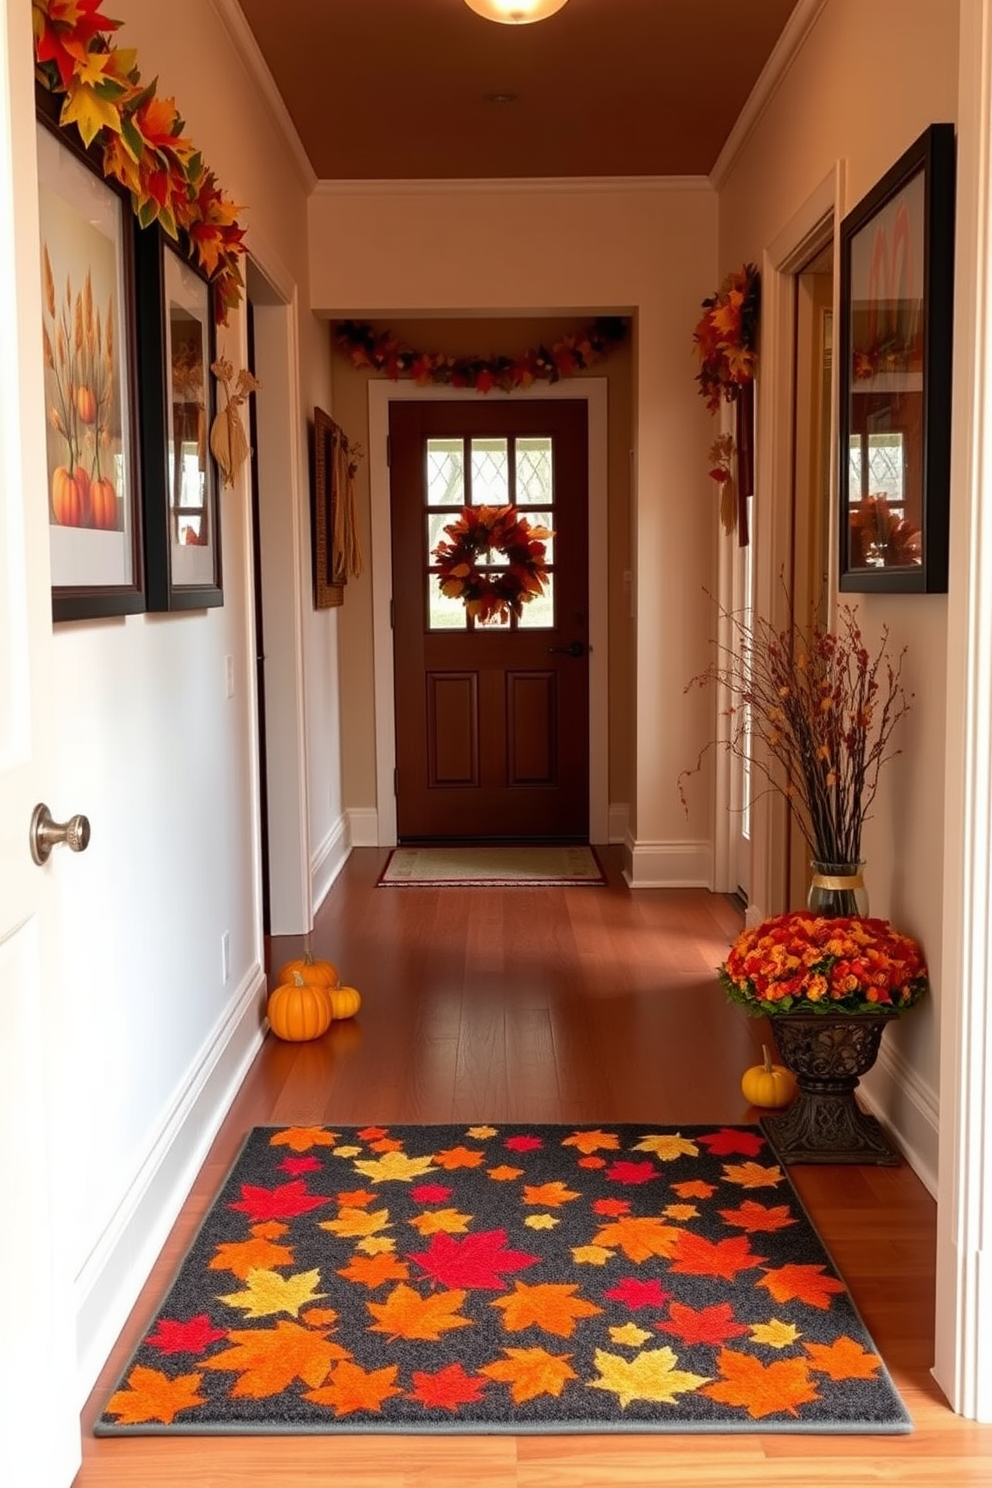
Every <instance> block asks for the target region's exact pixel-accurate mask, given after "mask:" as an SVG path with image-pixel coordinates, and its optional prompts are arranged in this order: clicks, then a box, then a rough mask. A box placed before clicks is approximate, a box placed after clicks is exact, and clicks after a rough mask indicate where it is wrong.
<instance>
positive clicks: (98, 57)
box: [32, 0, 245, 325]
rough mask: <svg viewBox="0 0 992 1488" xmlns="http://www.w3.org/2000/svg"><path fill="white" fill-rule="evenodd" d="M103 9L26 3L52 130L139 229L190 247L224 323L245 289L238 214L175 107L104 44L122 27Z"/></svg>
mask: <svg viewBox="0 0 992 1488" xmlns="http://www.w3.org/2000/svg"><path fill="white" fill-rule="evenodd" d="M101 3H102V0H32V20H33V26H34V42H35V59H36V76H37V78H38V81H39V82H40V83H41V84H42V86H43V87H44V88H46V89H47V90H48V92H50V93H52V94H53V95H56V96H60V97H62V100H63V101H62V105H61V109H60V113H59V124H60V125H61V126H62V127H63V128H68V127H69V126H74V127H75V128H76V129H77V130H78V132H79V136H80V139H81V140H82V142H83V145H84V146H85V147H86V148H87V149H90V148H91V147H94V148H96V149H98V150H100V151H102V161H101V163H102V169H103V174H104V176H105V177H106V178H107V179H108V180H114V181H117V182H119V183H120V185H122V186H123V187H124V188H125V189H126V190H127V191H128V192H130V195H131V201H132V205H133V207H134V212H135V215H136V216H137V218H138V221H139V222H140V224H141V226H142V227H148V226H149V225H150V224H151V223H153V222H158V223H160V224H161V226H162V228H163V230H164V231H165V232H166V233H167V234H168V235H169V237H171V238H173V239H177V240H185V242H186V243H187V244H188V245H189V250H190V257H191V258H192V259H193V260H194V261H195V262H196V263H197V265H198V266H199V268H200V269H201V270H202V272H203V273H204V274H205V275H206V277H207V278H208V279H209V280H210V282H211V286H212V289H213V301H214V317H215V319H216V320H217V322H218V324H221V325H226V324H227V317H228V312H229V311H230V310H232V309H233V308H234V307H235V306H236V305H238V304H239V302H240V300H241V294H242V288H243V284H244V280H243V277H242V273H241V266H240V259H241V255H242V254H243V253H244V235H245V230H244V228H242V227H241V226H240V225H239V224H238V221H237V214H238V211H239V210H240V209H239V208H238V207H236V206H235V205H234V203H233V202H232V201H231V200H230V199H229V198H228V197H227V196H226V195H225V194H224V192H223V191H222V190H221V188H220V186H219V184H218V182H217V177H216V176H215V175H214V173H213V171H212V170H210V169H209V168H208V167H207V165H206V164H205V163H204V160H203V156H202V154H201V153H200V151H199V150H198V149H197V148H196V146H195V145H194V144H193V142H192V140H191V139H189V138H188V137H187V136H186V135H185V134H184V133H183V128H184V125H183V120H182V119H181V118H180V116H179V112H178V110H177V108H176V104H175V100H174V99H171V98H159V97H158V96H157V91H156V87H157V84H156V81H152V82H151V83H145V82H143V81H142V78H141V75H140V73H139V71H138V67H137V53H136V52H135V51H134V50H133V49H129V48H123V47H118V46H116V45H114V43H113V42H112V41H111V40H110V33H112V32H114V31H116V30H118V29H119V27H120V24H121V23H120V22H119V21H115V20H111V19H110V17H108V16H106V15H104V14H103V13H102V12H101V10H100V5H101Z"/></svg>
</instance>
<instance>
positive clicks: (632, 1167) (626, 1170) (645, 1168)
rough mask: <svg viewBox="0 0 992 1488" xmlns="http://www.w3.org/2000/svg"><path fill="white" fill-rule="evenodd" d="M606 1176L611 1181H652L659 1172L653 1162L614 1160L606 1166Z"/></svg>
mask: <svg viewBox="0 0 992 1488" xmlns="http://www.w3.org/2000/svg"><path fill="white" fill-rule="evenodd" d="M606 1176H607V1178H609V1180H610V1182H611V1183H652V1182H653V1181H654V1179H655V1178H660V1177H661V1174H660V1173H659V1172H658V1169H657V1168H656V1167H655V1166H654V1164H653V1163H649V1162H615V1163H611V1164H610V1166H609V1167H608V1168H607V1170H606Z"/></svg>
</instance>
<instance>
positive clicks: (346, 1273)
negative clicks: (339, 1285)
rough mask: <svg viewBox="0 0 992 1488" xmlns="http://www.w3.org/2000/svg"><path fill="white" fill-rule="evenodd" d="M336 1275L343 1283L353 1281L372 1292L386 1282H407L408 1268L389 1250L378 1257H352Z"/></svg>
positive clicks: (404, 1262)
mask: <svg viewBox="0 0 992 1488" xmlns="http://www.w3.org/2000/svg"><path fill="white" fill-rule="evenodd" d="M338 1275H339V1276H343V1277H344V1279H345V1281H354V1282H356V1283H357V1284H358V1285H359V1286H364V1287H368V1288H369V1290H370V1291H374V1290H375V1288H376V1287H381V1286H384V1285H385V1283H386V1282H387V1281H408V1280H409V1277H410V1267H409V1266H408V1265H407V1263H406V1261H401V1260H400V1259H399V1257H398V1256H396V1255H394V1254H393V1252H392V1251H391V1250H383V1251H380V1252H379V1254H378V1255H372V1256H365V1255H355V1256H352V1258H351V1260H350V1261H349V1263H348V1265H347V1266H340V1267H339V1268H338Z"/></svg>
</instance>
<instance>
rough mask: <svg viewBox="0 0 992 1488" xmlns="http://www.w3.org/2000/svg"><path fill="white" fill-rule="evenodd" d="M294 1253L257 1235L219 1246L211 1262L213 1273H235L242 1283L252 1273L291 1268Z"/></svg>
mask: <svg viewBox="0 0 992 1488" xmlns="http://www.w3.org/2000/svg"><path fill="white" fill-rule="evenodd" d="M292 1264H293V1252H292V1249H291V1248H290V1247H289V1246H288V1245H276V1244H274V1243H273V1241H271V1240H267V1239H265V1237H264V1236H261V1235H256V1236H253V1237H252V1239H251V1240H240V1241H239V1240H231V1241H228V1242H227V1243H226V1244H223V1245H218V1247H217V1252H216V1254H215V1255H214V1256H213V1258H212V1259H211V1261H210V1269H211V1271H233V1273H234V1275H235V1276H237V1277H238V1278H239V1280H241V1281H247V1280H248V1273H249V1272H250V1271H273V1270H275V1268H276V1267H277V1266H291V1265H292Z"/></svg>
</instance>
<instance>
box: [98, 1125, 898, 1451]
mask: <svg viewBox="0 0 992 1488" xmlns="http://www.w3.org/2000/svg"><path fill="white" fill-rule="evenodd" d="M911 1429H912V1424H911V1421H910V1418H909V1416H908V1414H907V1412H906V1410H905V1408H904V1406H903V1404H902V1401H901V1400H900V1398H899V1396H898V1395H897V1393H896V1391H895V1389H894V1387H893V1384H892V1381H891V1380H890V1378H889V1375H888V1373H887V1372H886V1369H885V1366H884V1364H883V1362H882V1360H881V1359H880V1357H879V1355H878V1352H877V1350H876V1348H875V1346H874V1344H873V1342H872V1340H871V1338H870V1336H869V1335H868V1333H867V1331H866V1329H865V1326H864V1324H863V1322H862V1321H861V1318H860V1316H859V1314H858V1312H857V1311H856V1309H855V1306H854V1303H853V1302H852V1300H851V1297H850V1295H849V1294H848V1291H847V1288H846V1287H845V1285H844V1282H843V1281H842V1280H841V1279H840V1277H839V1276H838V1274H837V1271H836V1269H835V1267H834V1265H833V1263H832V1262H831V1260H830V1257H829V1256H828V1254H827V1252H826V1251H825V1250H824V1248H823V1244H822V1242H821V1241H820V1239H819V1236H818V1235H817V1233H816V1231H815V1229H814V1228H813V1225H812V1223H811V1222H810V1220H809V1218H808V1216H807V1215H806V1212H805V1210H804V1209H803V1207H802V1204H801V1203H800V1200H799V1198H798V1195H797V1194H796V1192H795V1190H794V1189H793V1187H792V1185H791V1182H790V1180H789V1177H788V1175H787V1174H786V1172H785V1171H784V1170H783V1169H782V1168H781V1167H780V1166H779V1165H778V1163H777V1162H776V1160H775V1155H774V1153H773V1152H772V1150H771V1148H770V1147H769V1146H768V1144H767V1142H766V1140H765V1138H764V1137H763V1136H762V1134H761V1132H760V1130H759V1129H758V1128H757V1127H754V1126H733V1127H712V1126H691V1127H682V1128H681V1129H678V1130H676V1129H674V1128H664V1127H656V1126H646V1127H645V1126H627V1125H613V1124H608V1125H605V1126H595V1127H594V1126H580V1127H572V1126H532V1125H519V1124H516V1125H496V1124H492V1125H490V1124H488V1123H485V1124H480V1125H477V1126H388V1127H387V1126H364V1127H359V1128H354V1127H349V1128H347V1129H343V1128H339V1127H335V1128H333V1129H330V1128H327V1127H323V1126H314V1127H288V1128H287V1127H278V1128H272V1127H256V1128H255V1130H254V1131H252V1132H251V1133H250V1134H249V1136H248V1138H247V1140H246V1142H245V1144H244V1147H243V1148H242V1150H241V1153H240V1155H239V1157H238V1158H237V1160H236V1162H235V1164H234V1167H233V1168H232V1170H231V1172H230V1174H229V1176H228V1178H227V1180H226V1182H225V1183H224V1185H223V1187H222V1189H221V1192H220V1194H219V1195H218V1197H217V1199H216V1200H215V1201H214V1204H213V1206H212V1208H211V1209H210V1211H209V1213H208V1214H207V1217H206V1219H205V1220H204V1223H203V1225H202V1227H201V1229H200V1232H199V1234H198V1235H197V1237H196V1239H195V1240H194V1242H193V1244H192V1246H191V1247H190V1250H189V1252H188V1254H187V1255H186V1258H185V1260H184V1261H183V1263H182V1265H181V1267H180V1270H179V1272H178V1275H177V1277H176V1279H175V1282H174V1284H173V1286H172V1288H171V1290H170V1291H169V1293H168V1295H167V1297H166V1299H165V1302H164V1304H163V1306H162V1308H161V1310H160V1311H159V1312H158V1313H157V1315H156V1316H155V1317H154V1318H153V1319H152V1323H151V1325H150V1327H149V1328H148V1329H147V1330H146V1333H145V1336H144V1339H143V1341H142V1343H141V1344H140V1345H139V1347H138V1349H137V1350H136V1352H135V1354H134V1355H133V1357H132V1359H131V1362H130V1363H129V1364H128V1366H127V1368H126V1370H125V1372H124V1375H123V1377H122V1379H121V1380H120V1383H119V1384H118V1387H117V1389H116V1390H115V1391H114V1392H113V1394H112V1396H111V1398H110V1399H109V1401H108V1402H107V1405H106V1408H105V1410H104V1412H103V1415H102V1416H101V1417H100V1419H99V1421H98V1423H97V1425H96V1427H95V1431H96V1433H97V1435H100V1436H106V1435H145V1434H149V1433H151V1434H162V1435H169V1434H173V1433H184V1434H190V1433H202V1434H220V1433H229V1434H231V1433H233V1434H256V1433H257V1434H261V1433H265V1434H290V1433H307V1434H311V1435H316V1434H325V1435H327V1434H333V1433H338V1432H405V1433H408V1434H409V1433H440V1432H447V1433H459V1432H468V1433H476V1434H485V1433H494V1432H511V1433H517V1434H523V1433H537V1432H547V1433H551V1434H560V1433H563V1432H568V1433H576V1432H653V1433H659V1432H696V1433H703V1432H722V1433H727V1432H763V1433H767V1432H810V1433H812V1432H818V1433H836V1432H843V1433H893V1432H906V1431H909V1430H911Z"/></svg>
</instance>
